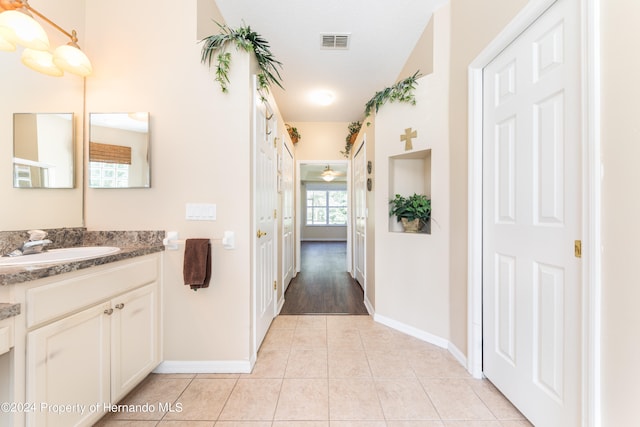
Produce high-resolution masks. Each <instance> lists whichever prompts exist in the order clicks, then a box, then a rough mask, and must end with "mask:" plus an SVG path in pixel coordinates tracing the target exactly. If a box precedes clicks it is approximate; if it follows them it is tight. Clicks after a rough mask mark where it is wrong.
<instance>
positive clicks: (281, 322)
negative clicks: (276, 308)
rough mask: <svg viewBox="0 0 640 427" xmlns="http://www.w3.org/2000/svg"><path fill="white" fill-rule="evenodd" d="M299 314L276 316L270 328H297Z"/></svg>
mask: <svg viewBox="0 0 640 427" xmlns="http://www.w3.org/2000/svg"><path fill="white" fill-rule="evenodd" d="M298 317H299V316H291V315H281V316H276V318H275V319H273V322H272V323H271V327H270V328H269V329H295V328H296V324H297V323H298Z"/></svg>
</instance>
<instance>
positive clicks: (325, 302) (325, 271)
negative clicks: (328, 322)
mask: <svg viewBox="0 0 640 427" xmlns="http://www.w3.org/2000/svg"><path fill="white" fill-rule="evenodd" d="M300 256H301V263H302V265H301V268H300V273H298V275H297V276H296V277H295V278H294V279H293V280H292V281H291V283H290V284H289V287H288V288H287V292H285V294H284V306H283V307H282V310H281V311H280V314H368V313H367V309H366V307H365V306H364V302H363V300H364V294H363V292H362V288H361V287H360V285H359V284H358V282H356V281H355V280H354V279H353V278H351V276H350V275H349V273H347V243H346V242H302V243H301V248H300Z"/></svg>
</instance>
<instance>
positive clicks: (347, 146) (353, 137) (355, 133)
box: [340, 122, 362, 158]
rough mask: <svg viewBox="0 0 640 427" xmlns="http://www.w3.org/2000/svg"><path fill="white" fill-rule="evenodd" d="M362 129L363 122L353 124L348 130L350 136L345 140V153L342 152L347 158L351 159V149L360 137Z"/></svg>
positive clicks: (350, 124)
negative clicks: (359, 133)
mask: <svg viewBox="0 0 640 427" xmlns="http://www.w3.org/2000/svg"><path fill="white" fill-rule="evenodd" d="M361 127H362V122H351V123H349V126H348V127H347V129H348V130H349V134H348V135H347V137H346V138H345V144H344V151H341V152H340V154H342V155H343V156H345V157H347V158H348V157H349V153H350V152H351V147H352V146H353V144H354V143H355V142H356V138H357V136H358V132H360V128H361Z"/></svg>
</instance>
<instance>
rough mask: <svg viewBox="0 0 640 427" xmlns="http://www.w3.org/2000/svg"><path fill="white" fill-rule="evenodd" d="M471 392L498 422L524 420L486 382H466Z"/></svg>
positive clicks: (471, 380) (472, 380) (500, 394)
mask: <svg viewBox="0 0 640 427" xmlns="http://www.w3.org/2000/svg"><path fill="white" fill-rule="evenodd" d="M467 383H468V384H469V385H470V386H471V388H472V389H473V391H475V392H476V394H477V395H478V397H480V399H481V400H482V401H483V402H484V404H485V405H487V407H488V408H489V410H490V411H491V412H493V415H495V416H496V418H497V419H499V420H524V419H525V418H524V415H522V414H521V413H520V411H518V410H517V409H516V407H515V406H513V404H512V403H511V402H509V401H508V400H507V398H506V397H504V395H503V394H502V393H500V391H499V390H498V389H497V388H495V386H494V385H493V384H491V383H490V382H489V381H488V380H476V379H470V380H467Z"/></svg>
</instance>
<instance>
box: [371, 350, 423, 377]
mask: <svg viewBox="0 0 640 427" xmlns="http://www.w3.org/2000/svg"><path fill="white" fill-rule="evenodd" d="M367 359H368V360H369V367H370V368H371V373H372V374H373V376H374V377H376V378H415V376H416V375H415V374H414V372H413V369H411V366H410V365H409V362H408V360H407V358H406V357H405V355H404V354H403V353H402V352H399V351H381V350H375V351H373V350H367Z"/></svg>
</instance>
